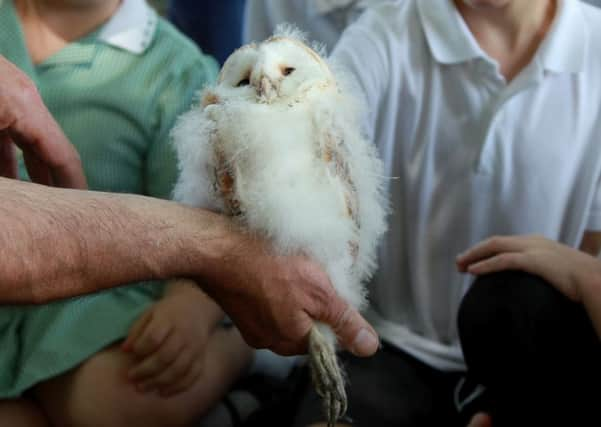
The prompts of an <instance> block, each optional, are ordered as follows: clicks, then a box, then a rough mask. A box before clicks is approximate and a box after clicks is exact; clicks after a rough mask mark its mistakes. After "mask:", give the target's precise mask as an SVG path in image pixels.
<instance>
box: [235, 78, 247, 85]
mask: <svg viewBox="0 0 601 427" xmlns="http://www.w3.org/2000/svg"><path fill="white" fill-rule="evenodd" d="M249 84H250V79H249V78H248V77H247V78H245V79H242V80H240V81H239V82H238V84H237V85H236V87H242V86H248V85H249Z"/></svg>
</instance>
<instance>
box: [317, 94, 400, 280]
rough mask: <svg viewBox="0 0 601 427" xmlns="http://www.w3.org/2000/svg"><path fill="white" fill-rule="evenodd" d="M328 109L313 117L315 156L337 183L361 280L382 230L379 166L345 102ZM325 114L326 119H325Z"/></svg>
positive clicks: (383, 210)
mask: <svg viewBox="0 0 601 427" xmlns="http://www.w3.org/2000/svg"><path fill="white" fill-rule="evenodd" d="M328 103H329V104H328V105H330V107H329V108H328V109H327V111H326V112H325V113H323V112H321V113H319V114H318V115H317V116H316V118H315V123H316V126H317V127H318V129H319V130H318V134H319V137H318V138H317V155H318V157H319V159H320V160H321V161H322V162H323V164H324V165H325V167H326V168H327V172H328V174H329V175H330V176H332V177H333V178H334V179H336V180H338V182H339V184H340V185H339V187H340V188H341V192H342V195H341V196H342V198H343V200H344V203H345V208H346V215H348V217H349V218H350V219H351V220H352V221H353V224H354V228H355V231H356V233H355V234H354V235H353V237H352V239H351V240H350V241H349V242H348V245H349V250H350V253H351V255H352V256H353V261H354V266H355V267H356V271H357V272H358V276H359V277H360V278H361V280H366V279H367V278H369V277H370V276H371V274H372V273H373V271H375V268H376V249H377V244H378V241H379V240H380V238H381V237H382V235H383V234H384V232H385V231H386V216H387V212H388V204H387V201H386V197H384V182H385V177H384V174H383V166H382V163H381V161H380V159H379V157H378V155H377V150H376V148H375V146H374V145H373V144H372V143H371V142H370V141H369V140H368V139H366V138H365V137H364V136H363V134H362V132H361V130H360V128H359V126H358V124H357V123H358V120H356V116H354V115H353V114H352V111H351V112H349V110H348V109H345V105H347V104H348V103H345V102H337V101H336V99H335V98H334V97H331V99H330V98H329V99H328ZM328 114H329V116H330V120H327V117H328Z"/></svg>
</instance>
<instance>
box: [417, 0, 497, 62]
mask: <svg viewBox="0 0 601 427" xmlns="http://www.w3.org/2000/svg"><path fill="white" fill-rule="evenodd" d="M416 3H417V8H418V13H419V18H420V20H421V23H422V27H423V29H424V33H425V35H426V39H427V41H428V45H429V46H430V51H431V52H432V56H434V59H436V60H437V61H438V62H441V63H443V64H455V63H460V62H465V61H468V60H470V59H473V58H477V57H481V56H486V54H485V53H484V51H483V50H482V49H481V48H480V46H479V45H478V42H477V41H476V39H475V38H474V36H473V35H472V33H471V31H470V30H469V28H468V27H467V24H466V23H465V21H464V20H463V18H462V17H461V15H460V14H459V11H457V9H456V8H455V5H454V4H453V2H452V0H435V1H432V0H416Z"/></svg>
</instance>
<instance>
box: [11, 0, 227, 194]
mask: <svg viewBox="0 0 601 427" xmlns="http://www.w3.org/2000/svg"><path fill="white" fill-rule="evenodd" d="M97 35H98V31H95V32H93V33H92V34H90V35H88V36H86V37H83V38H82V39H80V40H78V41H77V42H74V43H71V44H70V45H68V46H67V47H65V48H64V49H62V50H61V51H59V52H58V53H56V54H55V55H53V56H52V57H50V58H48V59H47V60H46V61H45V62H43V63H42V64H39V65H37V66H34V65H33V63H32V61H31V59H30V56H29V54H28V52H27V49H26V47H25V43H24V37H23V33H22V30H21V27H20V24H19V21H18V19H17V17H16V15H15V10H14V8H13V5H12V1H7V0H4V1H2V0H0V54H2V55H4V56H5V57H6V58H7V59H8V60H9V61H11V62H13V63H14V64H15V65H17V66H18V67H19V68H20V69H22V70H23V71H24V72H25V73H27V75H29V77H31V79H32V80H33V81H34V82H35V84H36V85H37V87H38V90H39V91H40V94H41V96H42V98H43V100H44V102H45V103H46V106H47V107H48V109H49V110H50V112H51V113H52V114H53V116H54V117H55V119H56V120H57V121H58V122H59V123H60V125H61V127H62V128H63V131H64V132H65V134H66V135H67V136H68V137H69V139H70V140H71V142H72V143H73V144H74V145H75V146H76V147H77V149H78V151H79V153H80V155H81V159H82V162H83V166H84V170H85V171H86V175H87V178H88V183H89V186H90V189H93V190H101V191H112V192H127V193H137V194H145V195H150V196H156V197H162V198H167V197H169V196H170V192H171V190H172V186H173V185H174V182H175V178H176V172H177V171H176V161H175V153H174V150H173V149H172V148H171V147H170V145H169V131H170V129H171V128H172V126H173V124H174V121H175V119H176V117H177V116H178V115H179V114H180V113H181V112H182V111H183V110H185V109H187V108H188V107H189V106H190V104H191V102H192V101H193V97H194V96H195V94H196V92H197V91H198V90H199V89H200V88H201V87H202V86H203V84H205V83H206V82H212V81H213V80H214V79H215V78H216V75H217V63H216V62H215V61H214V60H213V59H212V58H210V57H208V56H204V55H202V54H201V53H200V52H199V50H198V49H197V48H196V46H195V45H194V44H193V43H192V42H190V41H189V40H188V39H186V38H184V37H183V36H182V35H181V34H180V33H178V32H177V30H175V29H174V28H173V27H172V26H171V25H170V24H169V23H168V22H166V21H164V20H162V19H159V20H158V23H157V26H156V32H155V36H154V39H153V41H152V42H151V44H150V45H149V46H148V48H147V49H146V50H145V51H144V52H143V53H141V54H139V55H137V54H133V53H131V52H129V51H126V50H124V49H120V48H117V47H114V46H111V45H109V44H107V43H104V42H101V41H98V39H97Z"/></svg>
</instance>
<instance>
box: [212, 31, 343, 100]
mask: <svg viewBox="0 0 601 427" xmlns="http://www.w3.org/2000/svg"><path fill="white" fill-rule="evenodd" d="M331 81H333V76H332V73H331V71H330V69H329V67H328V65H327V64H326V63H325V62H324V60H323V59H322V58H321V57H320V56H319V54H317V52H315V51H314V50H313V49H311V48H309V47H308V46H307V45H305V44H304V43H303V42H301V41H300V40H297V39H294V38H288V37H279V36H276V37H272V38H270V39H267V40H266V41H265V42H263V43H261V44H259V45H256V44H250V45H246V46H243V47H241V48H240V49H238V50H237V51H236V52H234V53H233V54H232V55H231V56H230V57H229V58H228V60H227V61H226V62H225V64H224V66H223V68H222V70H221V74H220V77H219V85H218V86H219V87H220V88H221V89H224V90H225V91H226V92H227V94H228V95H230V96H239V97H242V98H244V99H248V100H255V101H256V102H261V103H274V102H278V101H289V100H290V99H291V98H294V97H296V96H298V95H299V94H300V93H301V92H302V91H304V90H305V89H306V88H307V87H311V86H313V85H315V84H322V83H328V82H331Z"/></svg>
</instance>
